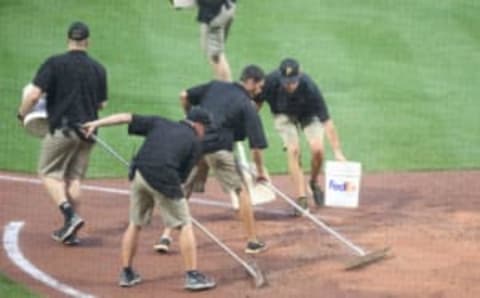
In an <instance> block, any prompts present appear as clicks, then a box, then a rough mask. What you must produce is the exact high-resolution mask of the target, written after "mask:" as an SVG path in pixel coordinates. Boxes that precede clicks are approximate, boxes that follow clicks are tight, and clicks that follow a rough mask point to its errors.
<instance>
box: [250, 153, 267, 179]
mask: <svg viewBox="0 0 480 298" xmlns="http://www.w3.org/2000/svg"><path fill="white" fill-rule="evenodd" d="M251 151H252V159H253V162H254V163H255V166H256V168H257V181H261V180H267V174H266V173H265V171H264V167H263V153H262V150H261V149H252V150H251Z"/></svg>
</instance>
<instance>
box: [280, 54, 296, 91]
mask: <svg viewBox="0 0 480 298" xmlns="http://www.w3.org/2000/svg"><path fill="white" fill-rule="evenodd" d="M279 70H280V76H281V78H280V79H281V81H282V84H283V85H285V84H289V83H296V82H298V80H299V79H300V64H298V61H297V60H295V59H293V58H286V59H283V61H282V62H281V63H280V67H279Z"/></svg>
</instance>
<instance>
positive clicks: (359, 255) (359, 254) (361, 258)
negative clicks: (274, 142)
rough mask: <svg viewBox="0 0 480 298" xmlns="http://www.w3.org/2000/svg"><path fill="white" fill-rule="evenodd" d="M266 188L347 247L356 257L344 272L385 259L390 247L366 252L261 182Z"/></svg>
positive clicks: (348, 263) (275, 188)
mask: <svg viewBox="0 0 480 298" xmlns="http://www.w3.org/2000/svg"><path fill="white" fill-rule="evenodd" d="M263 183H264V185H265V186H266V187H268V188H269V189H271V190H272V191H273V192H275V193H276V194H277V195H279V196H280V197H281V198H282V199H284V200H285V201H286V202H287V203H288V204H290V205H291V206H292V207H293V208H295V209H296V210H297V211H299V212H301V213H302V215H303V216H305V217H307V218H308V219H310V220H311V221H313V222H314V223H315V224H316V225H317V226H319V227H320V228H322V229H323V230H325V231H326V232H327V233H329V234H330V235H332V236H333V237H335V238H336V239H337V240H339V241H340V242H342V243H343V244H344V245H345V246H346V247H348V248H349V249H350V250H351V251H353V252H354V253H355V255H356V257H355V258H353V259H352V260H350V261H349V262H347V263H346V264H345V270H354V269H359V268H362V267H365V266H367V265H369V264H372V263H375V262H378V261H381V260H382V259H384V258H386V257H387V255H388V252H389V250H390V247H385V248H383V249H379V250H376V251H372V252H367V251H365V250H364V249H363V248H361V247H359V246H357V245H355V244H354V243H353V242H352V241H350V240H348V239H347V238H346V237H344V236H343V235H341V234H340V233H338V232H337V231H335V230H334V229H332V228H331V227H329V226H328V225H327V224H326V223H324V222H322V221H321V220H319V219H318V218H317V217H315V216H313V215H312V214H310V212H308V211H306V210H304V209H303V208H302V207H300V206H299V205H298V204H297V203H296V202H295V201H294V200H292V199H291V198H290V197H288V196H287V195H286V194H284V193H283V192H282V191H280V190H279V189H278V188H277V187H275V186H274V185H273V184H271V183H270V182H263Z"/></svg>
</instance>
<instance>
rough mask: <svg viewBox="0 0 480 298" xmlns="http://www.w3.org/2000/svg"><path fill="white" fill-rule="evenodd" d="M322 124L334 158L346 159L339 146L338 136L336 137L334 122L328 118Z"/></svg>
mask: <svg viewBox="0 0 480 298" xmlns="http://www.w3.org/2000/svg"><path fill="white" fill-rule="evenodd" d="M323 125H324V127H325V133H326V135H327V139H328V141H329V142H330V146H331V147H332V151H333V154H334V155H335V159H336V160H338V161H346V160H347V159H346V158H345V156H344V155H343V152H342V148H341V146H340V138H339V137H338V134H337V130H336V129H335V124H334V123H333V121H332V120H331V119H329V120H327V121H326V122H325V123H323Z"/></svg>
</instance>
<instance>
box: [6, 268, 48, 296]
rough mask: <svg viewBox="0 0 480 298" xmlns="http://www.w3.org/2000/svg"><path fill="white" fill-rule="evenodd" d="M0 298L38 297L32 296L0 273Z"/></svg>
mask: <svg viewBox="0 0 480 298" xmlns="http://www.w3.org/2000/svg"><path fill="white" fill-rule="evenodd" d="M0 297H9V298H38V297H40V296H38V295H35V294H33V293H32V292H31V291H30V290H28V289H27V288H25V287H23V286H21V285H19V284H17V283H16V282H14V281H13V280H11V279H9V278H8V277H6V276H4V275H3V274H1V273H0Z"/></svg>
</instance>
